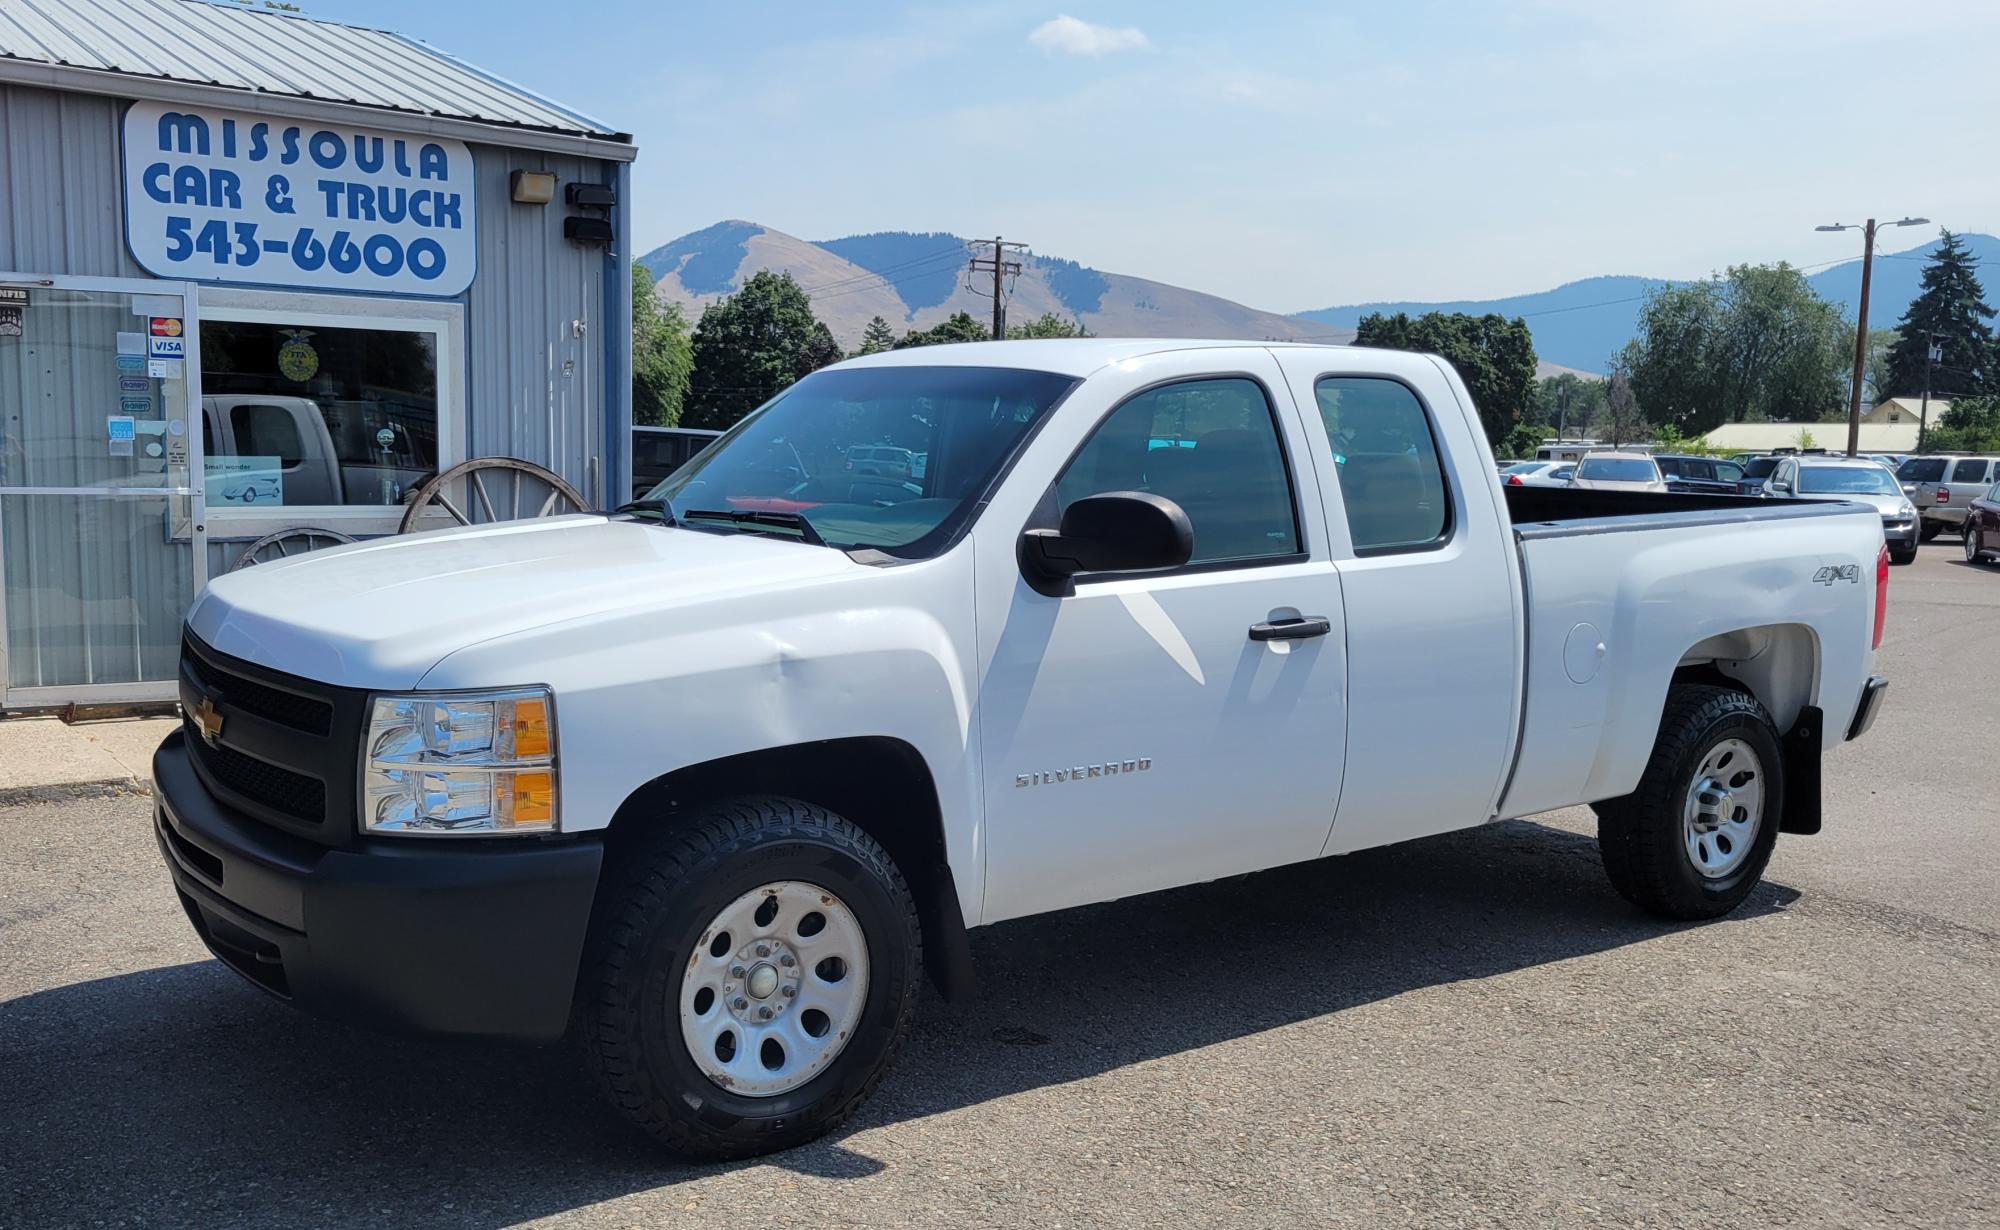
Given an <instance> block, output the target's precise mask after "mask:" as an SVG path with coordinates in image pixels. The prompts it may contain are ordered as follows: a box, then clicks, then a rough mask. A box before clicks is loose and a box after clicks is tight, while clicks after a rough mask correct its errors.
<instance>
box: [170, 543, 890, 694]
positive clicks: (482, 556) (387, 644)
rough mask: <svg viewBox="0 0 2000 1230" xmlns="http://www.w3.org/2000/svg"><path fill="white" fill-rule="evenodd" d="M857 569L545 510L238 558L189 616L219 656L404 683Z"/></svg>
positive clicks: (783, 551)
mask: <svg viewBox="0 0 2000 1230" xmlns="http://www.w3.org/2000/svg"><path fill="white" fill-rule="evenodd" d="M863 567H865V565H861V564H857V563H855V562H854V561H853V560H851V559H849V558H848V557H847V556H846V555H845V554H843V553H842V552H839V551H834V550H829V549H827V548H824V547H814V546H809V545H807V544H804V543H798V542H790V541H785V540H782V539H776V538H768V537H759V536H757V535H754V534H746V533H727V532H725V533H713V532H709V531H705V530H688V529H675V528H668V527H666V526H662V525H659V524H657V523H653V522H643V521H636V520H623V519H611V518H606V517H602V516H573V517H553V518H549V519H547V520H541V521H517V522H510V523H506V524H502V525H494V526H482V527H477V528H474V529H465V530H444V531H440V532H436V533H428V534H413V535H410V536H409V537H403V538H387V539H382V540H380V541H377V542H370V543H360V544H357V545H355V546H351V547H335V548H332V549H330V550H325V551H315V552H313V553H312V554H310V555H303V556H298V557H295V558H293V559H289V560H284V561H280V562H277V563H270V564H259V565H257V566H255V567H252V568H245V569H242V570H239V571H237V572H232V573H230V574H229V575H227V576H223V577H218V578H216V579H215V580H214V581H212V582H210V583H209V586H208V588H207V589H205V590H203V591H202V594H201V597H200V598H199V599H197V600H196V602H195V605H194V609H193V610H191V611H190V612H189V613H188V627H189V628H190V630H192V631H193V633H194V634H195V635H196V636H198V637H200V638H201V639H202V640H203V641H204V642H206V643H207V644H208V645H210V646H212V647H214V648H215V649H218V650H220V651H221V652H223V653H226V654H231V655H233V656H235V657H239V658H245V659H248V660H249V661H252V662H257V663H260V664H262V665H265V666H268V667H270V668H271V669H273V670H278V671H283V672H285V673H287V674H292V675H299V676H302V677H304V678H308V679H316V680H319V681H321V682H324V683H332V684H337V685H341V686H345V687H365V688H410V687H415V686H416V685H417V683H418V681H419V680H421V679H422V678H423V676H424V674H425V672H427V671H428V670H430V669H431V667H433V666H435V665H436V664H437V663H438V662H439V661H441V660H443V659H444V658H445V657H446V656H447V655H448V654H450V653H452V652H453V651H455V650H458V649H463V648H465V647H466V646H468V645H472V644H476V643H478V642H480V641H485V640H490V639H492V638H494V637H500V636H508V635H512V634H515V633H519V632H525V631H528V630H530V629H534V628H539V627H544V626H547V625H550V624H556V623H561V622H563V621H565V620H569V619H575V618H581V617H586V616H593V615H601V614H604V613H606V612H610V611H615V610H625V609H631V608H635V607H641V608H658V609H660V610H663V611H664V610H668V609H671V608H674V607H679V606H686V605H689V604H692V603H696V602H699V601H702V600H703V599H706V598H711V597H715V596H718V595H725V594H742V593H745V592H749V591H753V590H768V589H781V588H783V587H785V586H788V585H797V584H800V583H803V582H807V581H811V580H814V579H818V578H824V577H831V576H836V575H841V574H845V573H851V572H853V571H854V570H856V569H859V568H863ZM496 682H498V681H496ZM511 682H519V683H531V682H534V680H531V679H521V680H514V681H511Z"/></svg>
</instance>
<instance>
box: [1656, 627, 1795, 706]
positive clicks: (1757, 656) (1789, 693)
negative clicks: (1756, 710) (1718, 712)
mask: <svg viewBox="0 0 2000 1230" xmlns="http://www.w3.org/2000/svg"><path fill="white" fill-rule="evenodd" d="M1819 674H1820V644H1819V636H1818V634H1817V633H1815V632H1814V631H1813V629H1812V628H1810V627H1809V626H1807V625H1805V624H1761V625H1758V626H1755V627H1749V628H1739V629H1736V630H1735V631H1732V632H1723V633H1718V634H1716V635H1714V636H1710V637H1707V638H1705V639H1703V640H1700V641H1697V642H1695V643H1694V644H1693V645H1691V646H1689V647H1688V648H1687V650H1686V651H1685V652H1683V653H1682V654H1681V656H1680V661H1679V663H1678V664H1677V665H1676V666H1675V668H1674V682H1676V683H1682V682H1688V683H1714V684H1717V685H1719V686H1722V687H1733V688H1738V689H1741V690H1743V691H1746V692H1748V693H1750V695H1752V696H1754V697H1756V698H1757V703H1759V704H1761V705H1763V706H1764V711H1765V712H1767V713H1769V714H1770V715H1771V721H1772V723H1773V724H1774V725H1776V726H1777V728H1778V730H1779V731H1780V732H1784V731H1789V730H1791V729H1792V728H1793V727H1794V726H1796V725H1797V724H1798V721H1799V717H1800V715H1801V714H1802V713H1803V712H1804V711H1805V710H1806V709H1807V708H1808V707H1811V706H1814V705H1817V704H1818V703H1819Z"/></svg>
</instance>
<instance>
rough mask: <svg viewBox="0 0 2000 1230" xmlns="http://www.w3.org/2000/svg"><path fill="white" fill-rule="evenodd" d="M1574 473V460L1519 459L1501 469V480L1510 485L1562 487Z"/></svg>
mask: <svg viewBox="0 0 2000 1230" xmlns="http://www.w3.org/2000/svg"><path fill="white" fill-rule="evenodd" d="M1574 473H1576V463H1575V462H1574V461H1517V462H1515V463H1514V464H1512V465H1510V466H1508V467H1506V468H1505V469H1503V470H1501V471H1500V481H1501V482H1503V483H1506V484H1507V485H1508V486H1510V487H1561V486H1564V485H1566V484H1568V482H1569V479H1570V475H1572V474H1574Z"/></svg>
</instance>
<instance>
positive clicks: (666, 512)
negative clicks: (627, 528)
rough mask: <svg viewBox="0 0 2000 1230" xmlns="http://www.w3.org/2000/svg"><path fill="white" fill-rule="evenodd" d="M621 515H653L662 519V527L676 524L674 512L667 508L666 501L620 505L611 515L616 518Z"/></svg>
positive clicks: (640, 501) (638, 501)
mask: <svg viewBox="0 0 2000 1230" xmlns="http://www.w3.org/2000/svg"><path fill="white" fill-rule="evenodd" d="M619 513H631V514H633V515H634V516H637V515H638V514H641V513H651V514H652V515H653V516H655V517H658V518H659V519H660V524H661V525H673V524H675V521H674V510H673V509H672V508H670V507H668V506H667V502H666V501H665V500H633V501H632V502H631V503H630V504H620V505H619V506H618V507H616V508H614V509H612V510H611V515H612V516H614V517H615V516H617V515H618V514H619Z"/></svg>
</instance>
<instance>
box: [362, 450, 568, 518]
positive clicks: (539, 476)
mask: <svg viewBox="0 0 2000 1230" xmlns="http://www.w3.org/2000/svg"><path fill="white" fill-rule="evenodd" d="M460 479H465V480H466V486H467V487H468V488H470V490H471V495H469V496H467V497H465V505H466V506H465V507H464V508H460V507H459V506H458V505H457V504H454V503H453V502H452V498H451V487H452V484H454V483H456V482H458V480H460ZM496 493H497V495H498V497H499V498H498V499H495V498H494V497H495V495H496ZM475 497H476V498H475ZM433 508H441V509H443V510H444V511H445V512H447V513H449V514H450V515H451V518H452V520H454V521H456V522H457V523H458V524H460V525H472V524H473V520H472V517H471V516H469V515H467V514H468V513H471V512H475V511H476V512H480V513H483V514H485V515H484V517H483V520H484V521H518V520H520V519H522V518H524V517H559V516H562V515H563V514H565V513H576V512H589V511H590V503H589V501H587V500H585V499H584V498H583V496H582V495H581V494H580V493H578V491H577V489H576V488H574V487H572V486H570V485H569V484H568V483H566V482H564V481H563V480H562V478H561V476H559V475H557V474H554V473H551V472H550V471H548V470H546V469H543V468H542V467H541V466H538V465H536V464H535V463H534V462H532V461H521V460H519V459H517V458H514V457H474V458H473V459H472V460H470V461H461V462H459V463H458V464H457V465H455V466H453V467H452V468H451V469H449V470H446V471H445V472H444V473H442V474H438V475H434V476H433V477H431V478H430V479H429V480H428V481H426V482H425V483H424V484H423V485H422V486H421V487H418V488H417V489H416V491H415V492H413V493H412V494H411V495H410V500H409V506H408V507H407V508H405V509H404V510H403V523H402V525H400V526H398V527H397V529H396V532H397V533H399V534H408V533H410V532H412V531H414V530H418V529H429V528H437V527H435V526H426V525H425V524H424V522H425V519H426V517H427V515H429V514H430V511H431V510H432V509H433Z"/></svg>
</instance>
